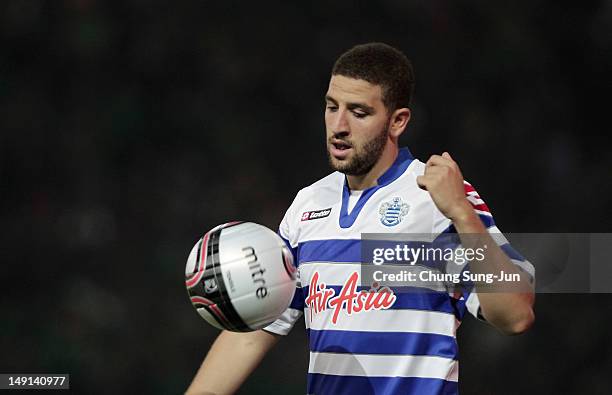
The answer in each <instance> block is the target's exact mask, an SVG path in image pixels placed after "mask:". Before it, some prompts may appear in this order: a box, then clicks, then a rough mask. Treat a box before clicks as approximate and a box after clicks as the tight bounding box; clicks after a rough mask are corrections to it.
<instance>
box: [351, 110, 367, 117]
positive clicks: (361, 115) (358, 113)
mask: <svg viewBox="0 0 612 395" xmlns="http://www.w3.org/2000/svg"><path fill="white" fill-rule="evenodd" d="M353 115H355V117H356V118H365V117H367V116H368V114H367V113H364V112H359V111H353Z"/></svg>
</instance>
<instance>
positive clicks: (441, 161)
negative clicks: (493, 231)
mask: <svg viewBox="0 0 612 395" xmlns="http://www.w3.org/2000/svg"><path fill="white" fill-rule="evenodd" d="M416 180H417V184H418V185H419V187H421V188H422V189H425V190H426V191H428V192H429V194H430V195H431V198H432V199H433V201H434V203H435V204H436V207H438V210H440V211H441V212H442V214H444V215H445V216H446V217H447V218H449V219H450V220H452V221H453V222H455V221H459V220H462V219H464V218H465V217H469V216H474V210H473V208H472V206H471V205H470V202H469V201H468V200H467V198H466V197H465V187H464V185H463V175H462V174H461V170H459V166H458V165H457V162H455V161H454V160H453V158H451V156H450V155H449V153H448V152H444V153H443V154H442V156H440V155H432V156H431V157H430V158H429V160H428V161H427V163H426V167H425V174H424V175H422V176H418V177H417V179H416Z"/></svg>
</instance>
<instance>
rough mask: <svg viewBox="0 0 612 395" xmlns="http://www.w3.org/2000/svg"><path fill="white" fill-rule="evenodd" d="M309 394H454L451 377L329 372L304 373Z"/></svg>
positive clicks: (454, 388)
mask: <svg viewBox="0 0 612 395" xmlns="http://www.w3.org/2000/svg"><path fill="white" fill-rule="evenodd" d="M307 392H308V393H309V394H316V395H326V394H329V395H355V394H359V395H369V394H375V395H400V394H401V395H408V394H419V395H420V394H427V395H456V394H458V393H459V387H458V385H457V382H455V381H446V380H441V379H430V378H421V377H362V376H332V375H326V374H315V373H308V390H307Z"/></svg>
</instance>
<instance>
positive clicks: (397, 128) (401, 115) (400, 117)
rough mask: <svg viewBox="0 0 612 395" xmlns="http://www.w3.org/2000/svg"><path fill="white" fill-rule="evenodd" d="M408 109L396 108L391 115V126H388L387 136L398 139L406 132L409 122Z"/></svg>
mask: <svg viewBox="0 0 612 395" xmlns="http://www.w3.org/2000/svg"><path fill="white" fill-rule="evenodd" d="M410 114H411V113H410V109H409V108H406V107H404V108H398V109H397V110H395V111H393V114H392V115H391V125H390V126H389V134H390V135H391V136H393V137H395V138H399V136H401V134H402V133H404V130H406V125H408V122H410Z"/></svg>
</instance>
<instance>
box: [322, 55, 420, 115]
mask: <svg viewBox="0 0 612 395" xmlns="http://www.w3.org/2000/svg"><path fill="white" fill-rule="evenodd" d="M332 75H342V76H345V77H350V78H355V79H361V80H365V81H368V82H369V83H370V84H375V85H380V87H381V88H382V96H383V97H382V101H383V103H384V104H385V107H386V108H387V110H389V112H392V111H395V110H397V109H398V108H404V107H408V105H409V104H410V99H411V98H412V93H413V91H414V70H413V69H412V63H410V60H408V58H407V57H406V55H404V54H403V53H402V52H401V51H399V50H398V49H396V48H393V47H392V46H390V45H387V44H384V43H367V44H361V45H356V46H354V47H353V48H351V49H349V50H348V51H346V52H345V53H343V54H342V55H340V57H339V58H338V60H336V63H335V64H334V67H333V69H332Z"/></svg>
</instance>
